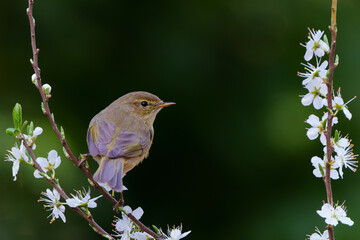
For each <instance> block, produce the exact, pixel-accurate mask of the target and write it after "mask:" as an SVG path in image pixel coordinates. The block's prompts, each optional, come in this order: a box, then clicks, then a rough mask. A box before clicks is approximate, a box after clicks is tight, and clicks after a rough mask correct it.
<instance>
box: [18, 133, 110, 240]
mask: <svg viewBox="0 0 360 240" xmlns="http://www.w3.org/2000/svg"><path fill="white" fill-rule="evenodd" d="M18 139H19V141H20V143H21V142H23V144H24V146H25V148H26V150H27V151H28V152H29V154H30V157H31V159H32V161H33V162H34V165H33V167H34V168H35V169H37V170H38V171H40V172H42V173H44V174H45V172H44V171H43V170H42V168H41V167H40V166H39V164H38V163H37V162H36V157H35V154H34V152H33V150H32V148H31V147H30V146H29V145H28V144H27V142H26V140H25V139H24V137H23V136H21V137H19V138H18ZM45 179H46V180H47V181H48V182H49V183H50V184H51V186H53V188H54V189H55V190H56V191H57V192H58V193H59V194H60V196H61V197H63V198H64V199H65V200H66V199H68V198H69V197H68V196H67V194H66V193H65V192H64V190H63V189H62V188H61V187H60V186H59V185H57V184H56V183H55V181H54V179H52V178H50V177H47V178H45ZM71 209H72V210H74V211H75V212H77V213H78V214H79V215H80V216H81V217H83V218H84V219H85V220H86V221H88V222H89V224H90V225H91V226H92V228H93V229H94V231H95V232H96V233H98V234H100V235H102V236H106V238H107V239H112V240H114V238H113V237H112V236H111V234H109V233H107V232H106V231H105V230H104V229H102V228H101V227H100V226H99V224H97V223H96V222H95V220H94V218H93V217H92V216H91V215H90V216H88V215H87V214H86V213H84V212H83V211H82V210H81V209H80V208H78V207H75V208H71Z"/></svg>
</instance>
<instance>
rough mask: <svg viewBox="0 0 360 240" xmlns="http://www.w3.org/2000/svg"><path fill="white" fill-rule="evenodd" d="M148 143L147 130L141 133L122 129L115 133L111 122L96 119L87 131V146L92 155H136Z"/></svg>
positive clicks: (148, 134) (141, 152) (145, 148)
mask: <svg viewBox="0 0 360 240" xmlns="http://www.w3.org/2000/svg"><path fill="white" fill-rule="evenodd" d="M150 144H151V140H150V132H149V131H146V130H145V131H143V132H142V134H135V133H132V132H129V131H122V132H120V133H118V134H117V135H116V131H115V125H114V124H112V123H111V122H105V121H97V122H95V123H94V124H93V125H92V126H91V127H90V128H89V132H88V146H89V151H90V154H91V155H92V156H96V155H100V156H108V157H109V158H119V157H128V158H129V157H136V156H140V155H142V154H144V152H145V151H146V150H147V149H148V148H149V147H150Z"/></svg>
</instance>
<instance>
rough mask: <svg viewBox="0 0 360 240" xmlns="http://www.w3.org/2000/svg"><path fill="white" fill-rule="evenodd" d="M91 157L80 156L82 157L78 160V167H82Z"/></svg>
mask: <svg viewBox="0 0 360 240" xmlns="http://www.w3.org/2000/svg"><path fill="white" fill-rule="evenodd" d="M89 156H90V153H85V154H80V157H79V158H78V160H79V161H78V163H77V166H78V167H80V166H81V165H82V164H83V163H84V162H85V161H86V160H87V159H88V157H89Z"/></svg>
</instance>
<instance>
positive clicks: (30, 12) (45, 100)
mask: <svg viewBox="0 0 360 240" xmlns="http://www.w3.org/2000/svg"><path fill="white" fill-rule="evenodd" d="M28 1H29V7H28V9H27V10H26V12H27V15H28V17H29V23H30V33H31V46H32V52H33V59H32V61H31V64H32V67H33V69H34V72H35V75H36V80H37V81H36V87H37V89H38V90H39V93H40V95H41V98H42V102H43V104H44V110H45V111H44V115H45V116H46V117H47V119H48V120H49V122H50V124H51V127H52V128H53V130H54V132H55V134H56V136H57V137H58V138H59V140H60V142H61V144H62V145H63V147H64V149H65V151H66V153H67V154H68V158H69V160H70V161H72V162H73V163H74V164H75V166H77V167H78V168H79V169H80V170H81V171H83V172H84V173H85V175H86V176H87V177H88V178H89V179H90V181H91V182H92V183H93V186H94V188H96V189H97V190H98V191H99V192H100V193H101V194H102V195H104V196H105V197H106V198H107V199H108V200H109V201H110V202H112V203H113V204H116V203H117V202H118V201H117V200H116V199H115V198H114V197H112V196H111V195H110V194H109V193H108V192H106V191H105V190H104V189H103V188H102V187H101V186H100V185H99V184H98V183H97V182H96V181H95V180H94V179H93V176H92V174H91V173H90V170H89V169H88V168H87V167H85V166H84V164H82V163H83V161H82V159H80V160H78V159H77V158H76V157H75V155H74V154H73V153H72V151H71V150H70V147H69V145H68V144H67V142H66V140H65V138H63V137H62V136H61V132H60V130H59V128H58V126H57V125H56V123H55V120H54V118H53V117H52V114H51V111H50V107H49V102H48V100H49V98H47V96H46V94H45V93H44V91H43V89H42V83H41V75H40V68H39V64H38V55H39V49H38V48H37V47H36V38H35V21H34V18H33V5H34V0H28ZM127 215H128V217H129V218H130V219H131V220H132V221H133V222H134V223H135V224H136V225H138V226H139V227H140V229H141V230H142V231H144V232H146V233H148V234H149V235H151V236H152V237H154V238H155V239H162V236H159V235H157V234H156V233H155V232H153V231H152V230H151V229H149V228H147V227H146V226H145V225H144V224H142V223H141V222H140V221H139V220H138V219H136V218H135V217H134V216H133V215H132V214H127Z"/></svg>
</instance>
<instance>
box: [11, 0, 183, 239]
mask: <svg viewBox="0 0 360 240" xmlns="http://www.w3.org/2000/svg"><path fill="white" fill-rule="evenodd" d="M28 3H29V6H28V8H27V15H28V18H29V23H30V33H31V46H32V52H33V58H32V59H30V62H31V65H32V67H33V69H34V72H35V73H34V74H33V75H32V77H31V79H32V82H33V83H34V84H35V86H36V87H37V89H38V91H39V93H40V95H41V98H42V103H41V109H42V111H43V113H44V115H45V116H46V117H47V118H48V120H49V122H50V124H51V126H52V128H53V130H54V132H55V134H56V136H57V137H58V138H59V140H60V142H61V144H62V146H63V151H64V154H65V156H66V157H67V158H68V159H69V160H70V161H72V162H73V163H74V165H75V166H76V167H78V168H79V169H80V170H81V171H82V172H84V173H85V175H86V176H87V177H88V179H89V183H90V185H92V186H93V187H94V188H96V189H97V190H98V191H99V192H100V193H101V194H102V195H103V196H105V197H106V198H107V199H108V200H109V201H110V202H111V203H113V204H117V203H118V201H117V200H116V199H115V198H114V197H113V196H112V195H111V194H109V192H108V191H110V190H111V189H109V188H108V186H106V185H104V184H100V183H97V182H96V181H94V179H93V176H92V174H91V172H90V169H89V165H88V163H87V161H86V160H87V158H88V156H89V154H80V156H79V158H76V157H75V155H74V154H73V153H72V151H71V150H70V147H69V145H68V144H67V141H66V139H65V132H64V129H63V128H62V127H60V128H59V127H58V126H57V124H56V122H55V119H54V114H53V113H51V111H50V107H49V99H50V98H51V86H50V85H49V84H42V81H41V74H40V68H39V65H38V55H39V49H38V48H37V47H36V39H35V20H34V17H33V5H34V0H28ZM13 121H14V127H13V128H8V129H6V132H7V133H8V134H9V135H11V136H15V137H16V138H17V139H18V140H19V142H20V147H18V146H17V145H15V146H14V147H13V148H12V149H11V151H8V153H9V154H8V155H7V159H6V161H11V162H12V163H13V167H12V172H13V177H14V181H15V180H16V177H17V173H18V171H19V167H20V163H22V162H24V163H27V164H28V165H31V166H32V167H34V168H35V171H34V177H35V178H45V179H46V180H47V181H48V182H49V183H50V184H51V185H52V186H53V188H54V189H53V190H52V191H51V190H50V189H47V190H46V192H43V193H42V195H43V196H44V198H41V199H40V200H39V201H44V202H45V205H44V206H45V207H46V208H48V209H49V210H51V211H52V213H51V214H50V216H51V217H52V218H51V222H53V221H54V220H55V219H57V218H59V217H60V218H61V219H62V220H63V221H64V222H65V221H66V218H65V214H64V212H65V206H68V207H70V208H71V209H73V210H74V211H76V212H77V213H78V214H79V215H80V216H82V217H83V218H85V219H86V220H87V221H88V222H89V223H90V226H91V227H92V228H93V230H94V231H95V232H97V233H98V234H100V235H102V236H103V237H105V238H107V239H115V237H121V239H129V240H147V239H172V240H179V239H181V238H184V237H185V236H187V235H188V234H189V233H190V231H188V232H186V233H181V230H182V227H181V226H180V227H178V228H176V227H173V228H172V229H168V235H166V234H165V233H164V232H163V231H162V230H161V229H158V228H157V227H156V226H154V225H153V229H154V231H152V230H151V229H149V228H148V227H146V226H145V225H144V224H143V223H141V222H140V221H139V219H140V217H141V215H142V214H143V210H142V209H141V208H140V207H139V208H137V209H136V210H135V211H133V212H132V211H131V208H130V207H128V206H125V207H123V206H121V207H117V209H114V210H115V211H121V214H122V218H121V219H119V218H117V220H116V221H115V224H114V226H115V234H113V236H111V234H108V233H107V232H106V231H104V230H103V229H102V228H101V227H100V226H99V225H98V224H97V223H96V222H95V221H94V219H93V217H92V215H91V213H90V211H89V208H95V207H96V206H97V204H96V202H95V200H97V199H98V198H99V197H101V195H100V196H98V197H95V198H91V197H90V190H88V191H86V190H85V188H84V189H83V190H82V191H75V194H71V195H72V198H69V197H68V195H67V194H66V193H65V191H64V190H63V189H62V188H61V187H60V184H59V179H57V178H56V177H55V169H57V168H58V167H59V166H60V163H61V158H60V156H58V154H57V152H56V151H55V150H51V151H50V152H49V154H48V158H43V157H38V158H36V157H35V154H34V150H35V149H36V145H35V141H36V139H37V137H38V136H39V135H40V134H41V133H42V128H40V127H36V128H34V124H33V122H31V123H30V124H29V125H28V126H27V134H24V133H23V129H24V127H25V126H26V125H27V124H28V122H27V121H25V122H22V109H21V105H20V104H16V105H15V107H14V109H13ZM61 197H62V198H63V199H64V200H65V202H60V198H61ZM116 206H117V205H116ZM140 213H141V214H140Z"/></svg>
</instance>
